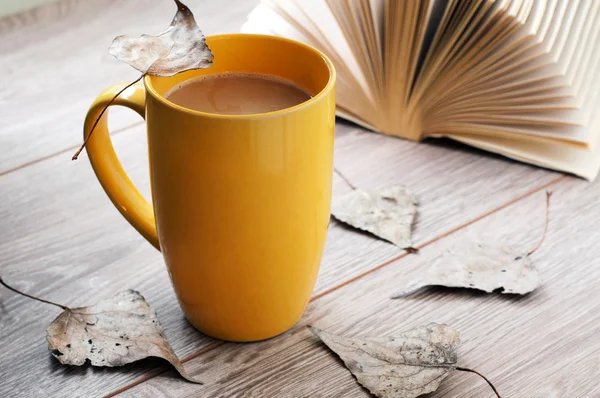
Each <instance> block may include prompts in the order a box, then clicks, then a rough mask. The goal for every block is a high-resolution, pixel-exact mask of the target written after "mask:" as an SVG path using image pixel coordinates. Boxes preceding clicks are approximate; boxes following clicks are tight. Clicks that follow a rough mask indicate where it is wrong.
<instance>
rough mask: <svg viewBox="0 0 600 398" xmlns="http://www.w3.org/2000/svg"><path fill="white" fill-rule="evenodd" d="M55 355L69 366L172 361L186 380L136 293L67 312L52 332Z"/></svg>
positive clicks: (153, 317) (50, 345)
mask: <svg viewBox="0 0 600 398" xmlns="http://www.w3.org/2000/svg"><path fill="white" fill-rule="evenodd" d="M46 332H47V336H46V339H47V340H48V349H49V350H51V351H52V355H54V357H55V358H56V359H58V360H59V361H60V362H61V363H63V364H65V365H77V366H81V365H83V364H84V363H85V362H86V361H89V362H90V363H91V364H92V365H93V366H110V367H112V366H123V365H126V364H128V363H130V362H135V361H138V360H140V359H144V358H147V357H158V358H163V359H166V360H167V361H169V362H170V363H171V364H172V365H173V366H174V367H175V369H177V371H178V372H179V374H181V376H183V377H184V378H185V379H187V380H189V381H191V382H193V383H199V384H202V383H201V382H200V381H198V380H196V379H194V378H192V377H191V376H189V375H188V374H187V372H186V371H185V369H184V368H183V365H182V363H181V361H180V360H179V358H177V356H176V355H175V352H174V351H173V349H172V348H171V346H170V345H169V343H168V342H167V340H166V338H165V335H164V332H163V328H162V326H161V325H160V323H159V321H158V317H157V316H156V312H154V310H153V309H152V308H150V306H149V305H148V303H147V302H146V300H145V299H144V297H142V295H141V294H140V293H138V292H136V291H135V290H126V291H124V292H121V293H118V294H117V295H115V296H114V297H112V298H109V299H106V300H102V301H100V302H98V303H97V304H96V305H93V306H90V307H81V308H73V309H66V310H65V311H64V312H63V313H62V314H60V315H59V316H58V317H57V318H56V319H55V320H54V322H52V324H50V326H49V327H48V329H47V331H46Z"/></svg>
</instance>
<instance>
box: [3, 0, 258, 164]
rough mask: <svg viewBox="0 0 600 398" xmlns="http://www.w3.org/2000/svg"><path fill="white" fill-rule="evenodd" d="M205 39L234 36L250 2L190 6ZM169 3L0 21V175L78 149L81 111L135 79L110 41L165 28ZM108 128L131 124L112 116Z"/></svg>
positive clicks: (69, 8) (114, 4)
mask: <svg viewBox="0 0 600 398" xmlns="http://www.w3.org/2000/svg"><path fill="white" fill-rule="evenodd" d="M187 3H188V5H189V6H190V7H191V8H192V10H193V11H194V12H195V15H196V18H197V20H198V24H199V26H201V27H202V29H203V31H204V33H205V34H207V35H210V34H217V33H225V32H237V31H238V30H239V26H241V24H242V23H243V21H244V20H245V18H246V15H247V14H248V13H249V12H250V10H251V9H252V7H253V6H255V5H256V4H257V3H258V0H252V1H242V0H229V1H227V2H224V1H218V2H215V1H209V0H190V1H188V2H187ZM174 14H175V5H174V4H173V2H172V1H169V0H164V1H151V0H110V1H105V0H87V1H84V0H62V1H59V2H57V3H51V4H48V5H45V6H43V7H41V8H39V9H34V10H30V11H26V12H24V13H21V14H17V15H15V16H10V17H6V18H2V19H0V76H2V84H0V106H1V107H2V118H0V148H2V157H0V173H1V172H4V171H6V170H9V169H13V168H15V167H18V166H19V165H21V164H24V163H27V162H30V161H32V160H34V159H37V158H40V157H43V156H46V155H48V154H50V153H54V152H57V151H60V150H62V149H64V148H66V147H69V146H72V145H75V144H78V143H80V141H81V136H82V123H83V119H84V117H85V113H86V111H87V108H88V106H89V105H90V104H91V102H92V100H93V99H94V98H95V97H96V95H98V94H99V93H100V92H101V91H102V90H103V89H104V88H106V87H108V86H109V85H111V84H116V83H119V82H124V81H131V80H134V79H135V78H137V77H138V76H139V73H138V72H137V71H135V70H133V69H132V68H130V67H129V66H127V65H125V64H122V63H120V62H118V61H116V60H115V59H114V58H112V57H111V56H110V55H109V54H108V51H107V48H108V46H109V44H110V43H111V41H112V39H113V38H114V37H115V36H117V35H119V34H123V33H127V34H130V35H139V34H142V33H153V34H156V33H159V32H162V31H164V30H165V29H166V27H167V26H168V25H169V23H170V22H171V18H172V16H173V15H174ZM113 113H115V117H113V118H112V126H114V127H115V128H117V127H123V126H126V125H128V124H131V123H132V122H134V121H137V120H138V119H139V117H138V116H137V115H134V114H133V112H126V111H121V112H113Z"/></svg>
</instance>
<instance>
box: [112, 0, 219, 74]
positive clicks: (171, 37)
mask: <svg viewBox="0 0 600 398" xmlns="http://www.w3.org/2000/svg"><path fill="white" fill-rule="evenodd" d="M175 3H176V4H177V14H175V17H174V18H173V21H172V22H171V25H169V28H168V29H167V30H166V31H164V32H163V33H161V34H159V35H158V36H150V35H142V36H140V37H139V38H135V37H128V36H118V37H117V38H115V39H114V40H113V42H112V44H111V45H110V48H109V49H108V52H109V53H110V54H111V55H113V56H114V57H115V58H116V59H118V60H119V61H123V62H126V63H128V64H129V65H131V66H133V67H134V68H135V69H137V70H139V71H140V72H142V73H143V74H148V75H153V76H173V75H175V74H177V73H179V72H183V71H186V70H191V69H200V68H208V67H209V66H211V65H212V61H213V55H212V52H211V51H210V49H209V48H208V46H207V45H206V39H205V38H204V35H203V34H202V31H201V30H200V28H199V27H198V25H197V24H196V21H195V20H194V14H192V12H191V11H190V9H189V8H188V7H187V6H185V5H184V4H183V3H182V2H180V1H179V0H175Z"/></svg>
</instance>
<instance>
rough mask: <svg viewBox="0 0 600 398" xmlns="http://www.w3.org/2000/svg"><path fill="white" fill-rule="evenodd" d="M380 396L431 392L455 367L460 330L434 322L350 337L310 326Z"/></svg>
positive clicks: (409, 397)
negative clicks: (396, 332)
mask: <svg viewBox="0 0 600 398" xmlns="http://www.w3.org/2000/svg"><path fill="white" fill-rule="evenodd" d="M309 328H310V330H311V331H312V332H313V333H314V334H315V335H316V336H317V337H319V338H320V339H321V340H322V341H323V342H324V343H325V344H326V345H327V346H328V347H329V348H330V349H331V350H332V351H333V352H335V353H336V354H337V355H338V356H339V357H340V358H341V359H342V361H344V364H345V365H346V367H347V368H348V369H349V370H350V372H352V374H353V375H354V376H355V377H356V379H357V381H358V382H359V383H360V384H361V385H363V386H364V387H365V388H367V389H368V390H369V391H370V392H371V393H372V394H373V395H375V396H377V397H390V398H391V397H394V398H415V397H419V396H421V395H424V394H428V393H431V392H433V391H435V390H437V388H438V387H439V385H440V383H441V382H442V380H444V378H446V376H448V374H449V373H450V372H451V371H452V370H455V369H456V361H457V355H456V350H457V349H458V346H459V345H460V339H459V333H458V332H457V331H456V330H454V329H453V328H451V327H450V326H447V325H439V324H435V323H431V324H429V325H427V326H422V327H419V328H416V329H413V330H410V331H408V332H405V333H402V334H399V335H397V336H390V337H365V338H348V337H342V336H337V335H335V334H331V333H328V332H326V331H324V330H320V329H317V328H315V327H310V326H309Z"/></svg>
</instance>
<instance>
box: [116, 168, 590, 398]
mask: <svg viewBox="0 0 600 398" xmlns="http://www.w3.org/2000/svg"><path fill="white" fill-rule="evenodd" d="M598 184H599V182H597V183H595V184H593V185H590V184H588V183H586V182H583V181H580V180H575V179H568V180H563V181H561V182H559V183H557V184H556V185H555V186H553V187H552V188H553V190H554V196H553V204H552V209H551V220H550V228H549V233H548V236H547V241H546V243H545V244H544V246H543V247H542V249H541V250H540V251H538V252H536V253H535V254H534V255H533V258H534V261H535V262H536V264H537V265H538V267H539V268H540V271H541V274H542V279H543V285H542V286H541V287H540V288H539V289H538V290H536V291H535V292H533V293H531V294H529V295H527V296H523V297H521V296H519V297H515V296H509V295H502V294H491V295H488V294H485V293H476V292H472V291H468V290H466V289H455V290H451V289H442V288H429V289H426V290H424V291H421V292H419V293H417V294H415V295H413V296H411V297H408V298H404V299H401V300H390V298H389V297H390V296H391V295H392V294H393V293H394V292H395V291H396V290H397V288H398V286H399V285H400V282H401V280H402V279H403V278H405V277H407V276H409V275H410V274H411V273H413V272H419V270H422V269H423V267H424V266H426V264H427V263H428V262H430V261H431V260H432V259H433V258H434V257H435V256H437V255H439V254H441V253H443V252H444V251H445V250H447V249H448V248H450V247H451V246H454V245H458V244H461V243H462V242H465V241H467V240H469V239H473V238H477V237H482V236H483V237H484V238H490V239H504V240H505V241H507V242H510V243H513V244H515V245H520V246H521V247H523V248H531V247H533V246H534V245H535V243H536V242H537V240H538V239H539V236H540V232H541V227H542V224H543V213H544V197H543V194H542V193H539V194H537V195H533V196H530V197H527V198H526V199H523V200H521V201H519V202H518V203H515V204H513V205H511V206H509V207H507V208H505V209H503V210H501V211H500V212H498V213H495V214H493V215H490V216H489V217H486V218H485V219H483V220H480V221H478V222H476V223H474V224H472V225H471V226H469V227H467V228H465V229H462V230H460V231H458V232H456V233H454V234H452V235H450V236H448V237H446V238H445V239H442V240H440V241H438V242H435V243H433V244H432V245H430V246H428V247H426V248H425V249H423V250H422V251H421V253H420V254H419V255H418V256H407V257H405V258H402V259H401V260H399V261H396V262H394V263H392V264H390V265H388V266H386V267H384V268H382V269H380V270H378V271H376V272H374V273H372V274H370V275H367V276H365V277H364V278H362V279H360V280H359V281H356V282H354V283H352V284H349V285H347V286H345V287H343V288H341V289H339V290H337V291H335V292H333V293H331V294H329V295H326V296H324V297H322V298H320V299H318V300H316V301H314V302H312V303H311V304H310V306H309V309H308V310H307V312H306V314H305V316H304V317H303V319H302V321H301V322H300V323H299V324H298V325H297V326H295V327H294V328H293V329H292V330H291V331H289V332H287V333H285V334H284V335H282V336H279V337H277V338H274V339H271V340H268V341H264V342H260V343H253V344H231V343H226V344H225V345H223V346H221V347H219V349H215V350H212V351H210V352H207V353H205V354H204V355H201V356H198V357H197V358H194V359H193V360H191V361H189V362H188V363H187V364H186V368H187V369H188V370H189V371H190V372H192V373H193V374H194V375H195V376H198V377H200V378H201V379H202V380H204V381H205V383H206V384H205V385H204V386H195V385H192V384H189V383H185V382H182V381H180V380H179V379H177V378H176V377H175V375H174V374H173V373H172V372H168V373H165V374H163V375H160V376H158V377H156V378H153V379H151V380H149V381H147V382H145V383H142V384H140V385H138V386H135V387H133V388H131V389H129V390H127V391H125V392H123V393H122V394H120V395H119V396H123V397H128V396H132V397H134V396H135V397H151V396H152V397H154V396H164V397H181V396H198V395H201V396H203V397H221V396H247V397H260V396H290V397H291V396H293V397H367V396H369V395H368V394H367V393H366V391H365V390H364V389H361V387H360V386H359V385H358V384H357V383H356V382H355V380H354V379H353V377H352V376H351V375H350V373H349V372H348V371H347V370H346V369H345V367H344V366H343V364H342V363H341V361H339V360H338V359H337V357H336V356H335V355H333V354H331V353H330V352H329V351H328V350H327V349H326V348H325V346H324V345H322V344H321V343H319V342H318V341H317V340H316V338H314V337H313V336H312V335H311V333H310V332H309V331H308V330H307V329H306V328H305V326H306V325H307V324H312V325H315V326H318V327H320V328H323V329H327V330H329V331H332V332H335V333H340V334H344V335H348V336H365V335H373V336H376V335H391V334H395V333H399V332H401V331H403V330H406V329H410V328H412V327H415V326H418V325H422V324H426V323H428V322H438V323H447V324H450V325H452V326H454V327H455V328H457V329H458V330H460V332H461V340H462V346H461V347H460V349H459V364H460V365H461V366H464V367H470V368H475V369H477V370H479V371H481V372H482V373H484V374H485V375H486V376H488V377H489V378H490V379H491V380H492V381H493V382H494V383H495V385H496V386H497V387H498V389H499V390H500V392H501V393H502V395H503V396H507V397H535V398H546V397H573V398H577V397H580V398H584V397H596V396H600V386H599V385H598V383H597V375H598V374H600V339H598V338H597V336H598V334H600V292H599V291H598V289H597V287H596V284H597V281H598V279H599V278H600V260H598V259H599V258H600V246H599V245H597V244H596V243H597V233H596V230H597V228H596V225H598V223H600V213H599V212H598V211H597V203H598V201H600V189H598V188H599V185H598ZM434 395H435V396H440V397H444V396H448V397H464V398H469V397H477V398H481V397H491V396H493V394H492V393H491V391H490V390H489V387H487V385H486V384H485V383H484V382H483V381H482V380H481V379H478V378H477V377H475V376H472V375H468V374H464V373H459V372H455V373H454V374H452V375H451V376H450V377H449V378H448V379H447V380H446V381H444V382H443V384H442V387H441V388H440V391H439V392H438V393H437V394H434Z"/></svg>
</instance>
